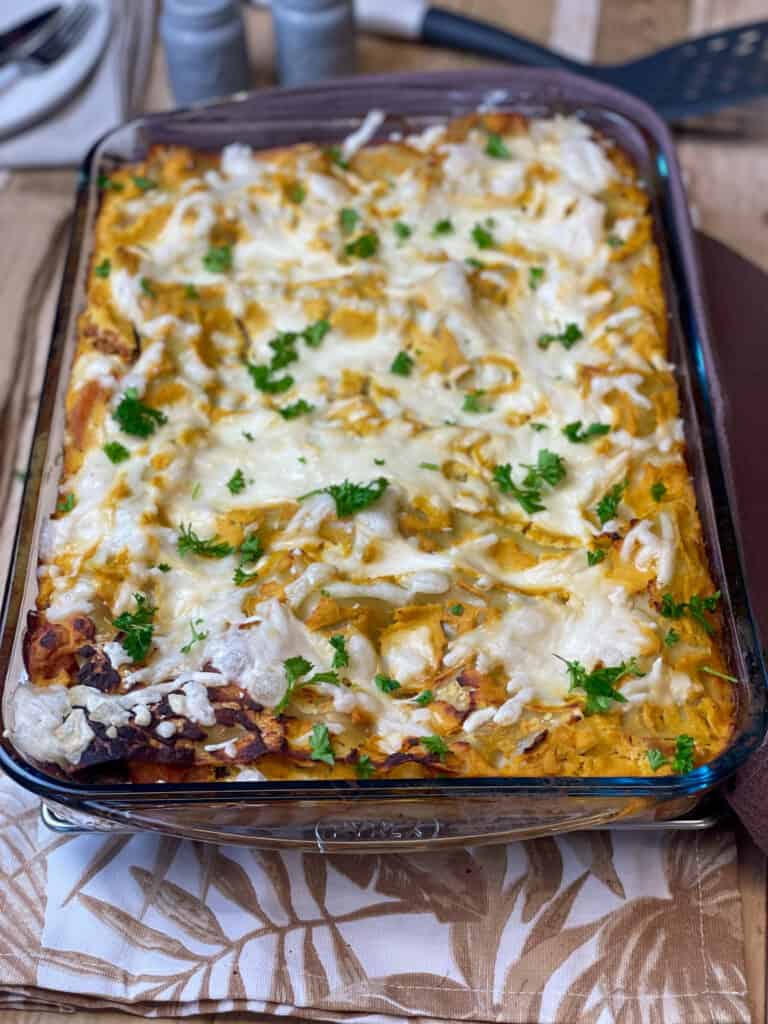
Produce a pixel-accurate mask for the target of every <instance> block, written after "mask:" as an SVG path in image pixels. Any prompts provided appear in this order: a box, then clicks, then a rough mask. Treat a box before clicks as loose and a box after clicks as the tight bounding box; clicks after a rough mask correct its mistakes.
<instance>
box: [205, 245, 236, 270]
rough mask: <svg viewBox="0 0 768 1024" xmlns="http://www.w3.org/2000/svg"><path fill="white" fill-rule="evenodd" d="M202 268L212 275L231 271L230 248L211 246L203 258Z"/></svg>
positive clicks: (228, 246) (226, 246) (229, 246)
mask: <svg viewBox="0 0 768 1024" xmlns="http://www.w3.org/2000/svg"><path fill="white" fill-rule="evenodd" d="M203 266H204V267H205V269H206V270H208V271H210V272H211V273H212V274H224V273H226V272H227V271H228V270H231V269H232V246H231V245H212V246H211V247H210V249H209V250H208V252H207V253H206V254H205V256H203Z"/></svg>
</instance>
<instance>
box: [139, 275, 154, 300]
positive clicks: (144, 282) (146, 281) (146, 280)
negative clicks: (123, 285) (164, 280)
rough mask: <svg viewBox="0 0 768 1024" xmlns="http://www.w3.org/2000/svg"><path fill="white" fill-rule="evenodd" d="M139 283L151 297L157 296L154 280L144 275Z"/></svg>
mask: <svg viewBox="0 0 768 1024" xmlns="http://www.w3.org/2000/svg"><path fill="white" fill-rule="evenodd" d="M139 284H140V285H141V290H142V291H143V292H144V294H145V295H146V296H148V297H149V298H150V299H154V298H156V295H155V289H154V288H153V287H152V282H151V281H150V280H149V278H148V277H142V279H141V280H140V281H139Z"/></svg>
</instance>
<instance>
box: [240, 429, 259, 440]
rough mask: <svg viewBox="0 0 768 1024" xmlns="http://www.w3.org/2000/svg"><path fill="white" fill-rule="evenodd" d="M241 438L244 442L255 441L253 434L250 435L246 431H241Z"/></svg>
mask: <svg viewBox="0 0 768 1024" xmlns="http://www.w3.org/2000/svg"><path fill="white" fill-rule="evenodd" d="M243 437H244V438H245V440H246V441H255V440H256V438H255V437H254V436H253V434H251V433H250V432H249V431H247V430H244V431H243Z"/></svg>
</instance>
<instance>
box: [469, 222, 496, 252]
mask: <svg viewBox="0 0 768 1024" xmlns="http://www.w3.org/2000/svg"><path fill="white" fill-rule="evenodd" d="M472 241H473V242H474V243H475V245H476V246H477V247H478V249H492V248H493V247H494V246H495V245H496V241H495V239H494V237H493V235H492V234H491V232H490V231H488V229H487V228H484V227H483V225H482V224H475V226H474V227H473V228H472Z"/></svg>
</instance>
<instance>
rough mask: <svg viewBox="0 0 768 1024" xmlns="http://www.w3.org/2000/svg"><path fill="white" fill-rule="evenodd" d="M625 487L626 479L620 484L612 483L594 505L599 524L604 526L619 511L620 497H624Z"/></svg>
mask: <svg viewBox="0 0 768 1024" xmlns="http://www.w3.org/2000/svg"><path fill="white" fill-rule="evenodd" d="M626 489H627V481H626V480H624V481H623V482H622V483H620V484H614V485H613V487H612V488H611V489H610V491H608V493H607V494H604V495H603V496H602V498H601V499H600V501H598V503H597V505H596V506H595V512H596V513H597V518H598V519H599V520H600V525H601V526H605V524H606V523H607V522H610V520H611V519H615V517H616V513H617V512H618V511H619V505H620V504H621V499H622V498H623V497H624V491H625V490H626Z"/></svg>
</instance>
